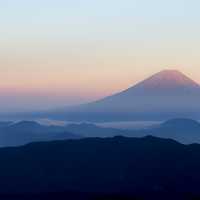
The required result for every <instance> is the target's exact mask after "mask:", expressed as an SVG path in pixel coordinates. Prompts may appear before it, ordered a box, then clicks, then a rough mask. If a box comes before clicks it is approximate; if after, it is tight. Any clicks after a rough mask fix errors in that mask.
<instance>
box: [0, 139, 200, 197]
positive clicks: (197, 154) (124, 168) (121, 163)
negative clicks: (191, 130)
mask: <svg viewBox="0 0 200 200" xmlns="http://www.w3.org/2000/svg"><path fill="white" fill-rule="evenodd" d="M0 163H1V165H0V185H1V187H0V196H1V194H9V195H17V194H26V195H33V194H38V195H39V194H42V193H48V192H58V194H59V193H61V194H62V193H63V194H64V193H65V192H66V198H63V199H76V198H69V196H68V195H67V191H74V194H79V193H80V194H82V195H83V194H84V193H85V194H90V193H91V194H98V195H99V196H100V195H109V194H110V195H116V196H118V197H120V196H122V197H123V196H124V197H125V196H130V197H133V196H136V197H139V198H138V199H193V197H195V196H197V197H200V190H199V185H200V173H199V168H200V145H182V144H179V143H177V142H175V141H173V140H168V139H159V138H154V137H150V136H148V137H144V138H140V139H137V138H125V137H114V138H107V139H100V138H88V139H81V140H68V141H56V142H42V143H34V144H29V145H26V146H23V147H17V148H1V149H0ZM13 166H14V167H13ZM69 194H70V193H69ZM58 196H59V195H58ZM50 197H51V195H50V196H49V198H47V199H51V198H50ZM155 197H157V198H155ZM2 199H5V198H2ZM11 199H14V198H11ZM18 199H21V198H18ZM26 199H29V198H26ZM34 199H44V198H37V197H35V198H34ZM59 199H60V198H59ZM77 199H79V198H77ZM80 199H85V200H86V199H87V198H84V195H83V196H82V198H80ZM92 199H96V198H92ZM97 199H98V198H97ZM105 199H113V198H105ZM116 199H118V198H116ZM121 199H126V198H121ZM129 199H133V198H129ZM136 199H137V198H136Z"/></svg>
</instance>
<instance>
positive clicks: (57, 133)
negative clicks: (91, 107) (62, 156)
mask: <svg viewBox="0 0 200 200" xmlns="http://www.w3.org/2000/svg"><path fill="white" fill-rule="evenodd" d="M78 138H81V136H80V135H76V134H72V133H69V132H67V130H66V128H65V127H62V126H44V125H41V124H39V123H36V122H34V121H21V122H18V123H12V122H1V123H0V147H2V146H19V145H24V144H27V143H30V142H36V141H52V140H64V139H78Z"/></svg>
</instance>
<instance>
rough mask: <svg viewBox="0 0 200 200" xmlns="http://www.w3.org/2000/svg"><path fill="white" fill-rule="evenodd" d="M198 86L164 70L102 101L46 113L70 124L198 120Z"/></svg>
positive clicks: (175, 73)
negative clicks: (73, 122) (177, 119)
mask: <svg viewBox="0 0 200 200" xmlns="http://www.w3.org/2000/svg"><path fill="white" fill-rule="evenodd" d="M199 102H200V86H199V84H197V83H196V82H194V81H193V80H191V79H190V78H188V77H187V76H185V75H184V74H182V73H181V72H179V71H176V70H164V71H161V72H159V73H157V74H155V75H153V76H152V77H150V78H148V79H146V80H144V81H142V82H140V83H138V84H136V85H135V86H133V87H131V88H129V89H127V90H125V91H122V92H120V93H117V94H114V95H112V96H109V97H106V98H104V99H101V100H98V101H95V102H92V103H88V104H84V105H80V106H74V107H68V108H62V109H58V110H56V111H52V112H48V113H40V114H41V116H43V117H48V118H52V119H64V120H71V121H91V122H92V121H93V122H94V121H119V120H120V121H128V120H167V119H170V118H179V117H184V118H194V119H197V120H199V119H200V106H199Z"/></svg>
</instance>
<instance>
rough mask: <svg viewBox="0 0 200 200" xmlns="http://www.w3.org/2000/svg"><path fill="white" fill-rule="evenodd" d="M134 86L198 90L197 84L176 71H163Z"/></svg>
mask: <svg viewBox="0 0 200 200" xmlns="http://www.w3.org/2000/svg"><path fill="white" fill-rule="evenodd" d="M136 86H138V87H141V86H142V87H143V88H147V89H151V88H158V89H159V88H160V89H173V88H200V86H199V84H198V83H196V82H195V81H193V80H192V79H190V78H189V77H187V76H186V75H185V74H183V73H182V72H180V71H178V70H163V71H161V72H158V73H156V74H154V75H153V76H151V77H150V78H148V79H146V80H144V81H142V82H140V83H139V84H138V85H136Z"/></svg>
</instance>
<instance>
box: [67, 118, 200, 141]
mask: <svg viewBox="0 0 200 200" xmlns="http://www.w3.org/2000/svg"><path fill="white" fill-rule="evenodd" d="M66 129H67V131H69V132H71V133H76V134H79V135H82V136H84V137H113V136H118V135H121V136H126V137H143V136H148V135H152V136H156V137H161V138H171V139H174V140H176V141H179V142H181V143H184V144H191V143H200V123H199V122H197V121H195V120H192V119H184V118H179V119H178V118H177V119H172V120H168V121H166V122H164V123H161V124H160V125H155V126H153V127H150V128H145V129H132V130H124V129H123V130H120V129H116V128H104V127H100V126H96V125H94V124H87V123H82V124H70V125H68V126H67V127H66Z"/></svg>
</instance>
